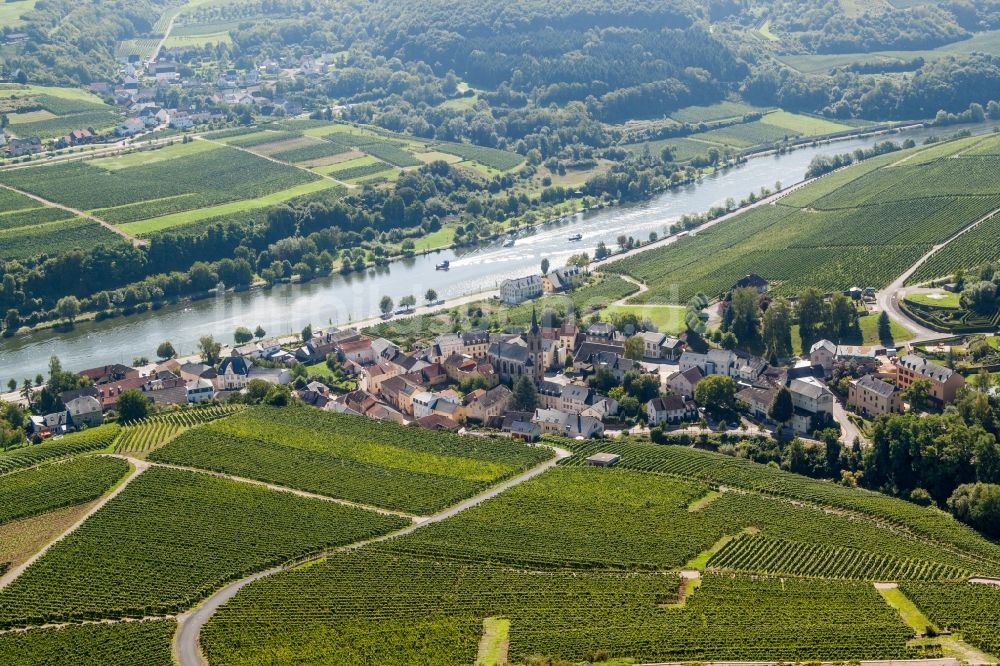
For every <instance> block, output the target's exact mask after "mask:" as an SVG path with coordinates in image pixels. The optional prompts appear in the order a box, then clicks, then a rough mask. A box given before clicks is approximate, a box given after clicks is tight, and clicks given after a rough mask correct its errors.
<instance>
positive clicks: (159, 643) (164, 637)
mask: <svg viewBox="0 0 1000 666" xmlns="http://www.w3.org/2000/svg"><path fill="white" fill-rule="evenodd" d="M176 629H177V624H176V623H175V622H174V621H173V620H157V621H151V622H129V623H121V624H89V625H79V626H72V627H67V628H65V629H32V630H31V631H26V632H23V633H20V632H15V633H10V634H4V635H2V636H0V654H3V663H4V664H6V665H7V666H40V665H44V666H57V665H58V664H74V665H75V666H136V665H139V664H141V666H171V664H173V657H172V656H171V648H170V641H171V639H172V638H173V634H174V631H175V630H176Z"/></svg>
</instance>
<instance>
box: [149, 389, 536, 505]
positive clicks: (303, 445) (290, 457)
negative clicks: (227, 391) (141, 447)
mask: <svg viewBox="0 0 1000 666" xmlns="http://www.w3.org/2000/svg"><path fill="white" fill-rule="evenodd" d="M550 455H551V454H550V452H549V451H548V450H546V449H532V448H529V447H525V446H522V445H520V444H517V443H514V442H510V441H509V440H502V439H499V440H498V439H484V440H472V441H470V440H469V439H467V438H463V437H459V436H457V435H449V434H444V433H436V432H434V433H432V432H427V431H424V430H414V429H410V428H404V427H400V426H397V425H395V424H390V423H382V422H377V421H372V420H370V419H365V418H359V417H353V416H342V415H337V414H330V413H326V412H320V411H317V410H313V409H308V408H287V409H271V408H254V409H251V410H248V411H246V412H243V413H241V414H240V415H239V416H238V417H236V418H228V419H221V420H219V421H215V422H214V423H211V424H209V425H207V426H203V427H201V428H196V429H194V430H191V431H189V432H187V433H185V434H183V435H181V436H180V437H178V438H177V439H175V440H174V441H172V442H170V443H169V444H168V445H167V446H165V447H163V448H161V449H159V450H157V451H155V452H154V453H153V454H152V455H151V459H153V460H156V461H159V462H167V463H175V464H180V465H190V466H193V467H200V468H204V469H209V470H214V471H225V472H227V473H231V474H235V475H237V476H242V477H247V478H253V479H259V480H262V481H270V482H273V483H277V484H280V485H285V486H289V487H292V488H298V489H301V490H308V491H311V492H316V493H320V494H324V495H329V496H331V497H337V498H341V499H347V500H352V501H355V502H361V503H363V504H370V505H374V506H380V507H385V508H389V509H396V510H399V511H410V512H414V513H430V512H433V511H435V510H438V509H441V508H444V507H445V506H447V505H449V504H453V503H455V502H457V501H458V500H460V499H463V498H465V497H468V496H470V495H473V494H475V493H476V492H479V491H481V490H483V489H484V488H486V487H488V486H489V485H490V484H492V483H495V482H497V481H499V480H501V479H504V478H507V477H510V476H513V475H514V474H516V473H517V472H519V471H521V470H523V469H525V468H527V467H530V466H532V465H534V464H536V463H538V462H540V461H542V460H545V459H546V458H547V457H549V456H550Z"/></svg>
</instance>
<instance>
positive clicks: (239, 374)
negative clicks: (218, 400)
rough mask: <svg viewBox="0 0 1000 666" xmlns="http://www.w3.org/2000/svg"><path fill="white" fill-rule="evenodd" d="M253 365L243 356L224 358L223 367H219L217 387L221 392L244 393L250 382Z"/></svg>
mask: <svg viewBox="0 0 1000 666" xmlns="http://www.w3.org/2000/svg"><path fill="white" fill-rule="evenodd" d="M251 365H253V364H252V363H251V361H250V360H249V359H245V358H243V357H241V356H229V357H226V358H224V359H223V360H222V365H220V366H219V376H218V378H217V379H216V387H217V388H218V389H219V390H220V391H242V390H243V389H245V388H246V387H247V383H249V381H250V367H251Z"/></svg>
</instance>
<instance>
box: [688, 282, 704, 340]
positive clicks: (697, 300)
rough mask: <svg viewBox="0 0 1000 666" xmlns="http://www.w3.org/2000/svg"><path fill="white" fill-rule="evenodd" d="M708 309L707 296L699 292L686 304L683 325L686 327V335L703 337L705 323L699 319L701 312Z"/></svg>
mask: <svg viewBox="0 0 1000 666" xmlns="http://www.w3.org/2000/svg"><path fill="white" fill-rule="evenodd" d="M707 307H708V296H706V295H705V294H703V293H701V292H699V293H698V294H696V295H695V296H694V297H693V298H692V299H691V300H690V301H688V304H687V310H686V311H685V313H684V324H685V325H686V326H687V330H688V333H694V334H695V335H697V336H699V337H700V336H703V335H705V328H706V327H705V321H704V320H703V319H702V318H701V311H702V310H704V309H705V308H707Z"/></svg>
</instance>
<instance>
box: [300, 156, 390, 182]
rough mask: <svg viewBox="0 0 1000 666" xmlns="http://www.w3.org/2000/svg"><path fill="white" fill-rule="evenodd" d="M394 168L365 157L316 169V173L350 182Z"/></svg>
mask: <svg viewBox="0 0 1000 666" xmlns="http://www.w3.org/2000/svg"><path fill="white" fill-rule="evenodd" d="M393 168H394V167H392V166H391V165H389V164H386V163H385V162H381V161H379V160H377V159H375V158H374V157H369V156H365V157H358V158H356V159H353V160H348V161H346V162H340V163H338V164H331V165H330V166H328V167H320V168H317V169H316V172H317V173H323V174H324V175H327V176H329V177H330V178H336V179H337V180H341V181H345V182H350V181H353V180H357V179H359V178H365V177H366V176H374V175H375V174H379V173H382V172H384V171H389V170H391V169H393Z"/></svg>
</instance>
